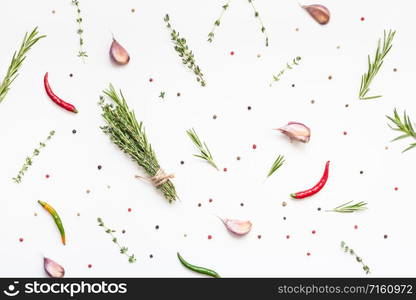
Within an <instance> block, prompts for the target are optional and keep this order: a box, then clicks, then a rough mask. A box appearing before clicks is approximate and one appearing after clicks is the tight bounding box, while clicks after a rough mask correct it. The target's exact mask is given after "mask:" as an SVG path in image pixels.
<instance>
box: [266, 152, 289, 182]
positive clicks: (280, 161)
mask: <svg viewBox="0 0 416 300" xmlns="http://www.w3.org/2000/svg"><path fill="white" fill-rule="evenodd" d="M284 162H285V157H284V156H283V155H279V156H278V157H277V158H276V160H275V161H274V163H273V165H272V167H271V168H270V171H269V173H268V174H267V177H270V176H271V175H272V174H273V173H274V172H276V171H277V169H279V168H280V167H281V166H282V165H283V163H284Z"/></svg>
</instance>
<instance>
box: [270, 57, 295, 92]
mask: <svg viewBox="0 0 416 300" xmlns="http://www.w3.org/2000/svg"><path fill="white" fill-rule="evenodd" d="M300 60H301V57H300V56H297V57H295V58H294V59H293V60H292V62H291V63H286V67H285V68H284V69H282V70H281V71H280V72H279V73H278V74H276V75H273V79H272V81H271V82H270V84H269V85H270V86H272V85H273V82H277V81H279V80H280V77H281V76H282V75H283V74H284V73H285V72H286V71H287V70H292V69H293V67H294V66H297V65H299V62H300Z"/></svg>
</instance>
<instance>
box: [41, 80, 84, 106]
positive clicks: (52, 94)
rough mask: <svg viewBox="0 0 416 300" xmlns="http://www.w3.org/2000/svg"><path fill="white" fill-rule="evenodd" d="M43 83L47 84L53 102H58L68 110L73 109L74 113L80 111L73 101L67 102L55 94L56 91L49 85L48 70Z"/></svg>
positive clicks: (47, 91) (46, 87) (47, 92)
mask: <svg viewBox="0 0 416 300" xmlns="http://www.w3.org/2000/svg"><path fill="white" fill-rule="evenodd" d="M43 84H44V85H45V91H46V94H48V96H49V98H51V100H52V101H53V102H55V103H56V104H58V105H59V106H60V107H62V108H64V109H66V110H68V111H71V112H73V113H77V112H78V110H77V109H76V108H75V106H73V105H72V104H71V103H68V102H65V101H64V100H62V99H61V98H59V97H58V96H56V95H55V94H54V92H53V91H52V89H51V87H50V85H49V81H48V72H46V74H45V77H43Z"/></svg>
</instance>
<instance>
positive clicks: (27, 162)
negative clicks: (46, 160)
mask: <svg viewBox="0 0 416 300" xmlns="http://www.w3.org/2000/svg"><path fill="white" fill-rule="evenodd" d="M54 134H55V131H54V130H52V131H51V132H49V135H48V137H47V138H46V140H45V141H43V142H40V143H39V147H38V148H36V149H35V150H33V153H32V155H31V156H28V157H26V160H25V163H24V164H23V166H22V168H21V169H20V171H19V173H18V174H17V176H16V177H14V178H12V179H13V181H14V182H16V183H20V182H22V179H23V176H24V175H25V172H26V171H27V169H28V168H29V166H31V165H32V163H33V158H34V157H35V156H38V155H39V154H40V150H41V149H42V148H45V146H46V142H47V141H49V140H50V139H51V138H52V137H53V135H54Z"/></svg>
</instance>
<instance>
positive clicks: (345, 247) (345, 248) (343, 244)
mask: <svg viewBox="0 0 416 300" xmlns="http://www.w3.org/2000/svg"><path fill="white" fill-rule="evenodd" d="M341 248H342V250H344V252H345V253H349V254H351V255H352V256H355V259H356V260H357V262H359V263H360V264H361V265H362V266H363V270H364V272H365V273H366V274H369V273H370V268H369V267H368V266H367V265H366V264H365V263H364V262H363V260H362V258H361V257H359V256H358V255H357V253H355V251H354V250H353V249H351V248H350V247H348V246H347V244H346V243H345V242H344V241H342V242H341Z"/></svg>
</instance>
